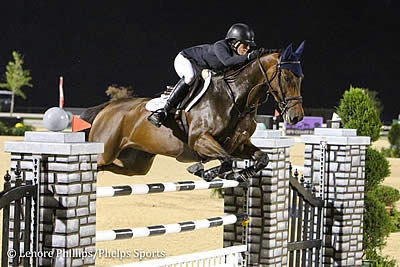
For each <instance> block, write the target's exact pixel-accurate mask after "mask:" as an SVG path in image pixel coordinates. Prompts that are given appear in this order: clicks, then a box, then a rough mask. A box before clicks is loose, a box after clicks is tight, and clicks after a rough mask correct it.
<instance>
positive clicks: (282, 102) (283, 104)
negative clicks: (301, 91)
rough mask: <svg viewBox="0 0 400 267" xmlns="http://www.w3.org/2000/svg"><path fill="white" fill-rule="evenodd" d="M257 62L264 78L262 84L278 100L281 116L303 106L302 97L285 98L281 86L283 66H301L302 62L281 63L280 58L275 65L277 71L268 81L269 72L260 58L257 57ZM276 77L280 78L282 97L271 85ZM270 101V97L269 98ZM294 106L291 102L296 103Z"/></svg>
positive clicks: (279, 84) (280, 85) (280, 86)
mask: <svg viewBox="0 0 400 267" xmlns="http://www.w3.org/2000/svg"><path fill="white" fill-rule="evenodd" d="M257 62H258V66H259V67H260V69H261V73H262V74H263V76H264V81H263V83H262V84H266V85H267V86H268V94H269V93H271V94H272V95H273V96H274V97H275V99H277V100H278V106H279V109H280V110H281V115H282V116H283V115H284V114H285V113H286V112H287V111H288V110H289V109H291V108H292V107H294V106H296V105H298V104H301V103H302V102H303V97H302V96H291V97H284V95H283V91H282V84H281V76H282V69H281V65H282V64H300V61H284V62H281V61H280V58H278V63H277V64H276V65H275V66H276V70H275V72H274V75H272V77H271V79H268V76H267V72H266V71H265V69H264V67H263V65H262V64H261V60H260V57H257ZM276 76H278V86H279V90H280V92H281V94H282V97H280V96H279V94H278V95H276V94H275V93H274V91H273V87H272V85H271V82H272V81H273V80H274V79H275V78H276ZM267 99H268V96H267ZM294 100H296V101H295V102H293V103H292V104H290V105H289V102H290V101H294Z"/></svg>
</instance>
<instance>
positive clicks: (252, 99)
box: [80, 42, 304, 182]
mask: <svg viewBox="0 0 400 267" xmlns="http://www.w3.org/2000/svg"><path fill="white" fill-rule="evenodd" d="M303 48H304V42H303V43H302V44H301V45H300V46H299V47H298V48H297V50H296V52H293V49H292V45H291V44H290V45H289V46H288V47H287V48H286V49H285V50H284V52H283V53H281V54H280V53H263V54H261V55H260V56H259V57H258V58H256V59H254V60H253V61H251V62H249V63H247V64H246V65H244V66H241V67H240V68H238V69H235V70H230V71H228V72H227V73H225V74H224V75H216V76H214V77H212V81H211V83H210V85H209V88H208V90H207V91H206V93H205V94H204V95H203V96H202V97H201V99H200V100H199V102H198V103H197V104H196V105H195V106H193V107H192V108H191V109H190V110H189V111H183V110H181V113H180V115H179V116H177V115H176V116H173V114H169V115H168V117H167V120H166V121H165V122H164V123H163V125H162V126H161V127H160V128H157V127H155V126H154V125H152V124H151V123H150V122H149V121H148V120H147V119H146V118H147V117H148V116H149V115H150V111H148V110H146V108H145V106H146V103H147V102H148V101H149V100H150V99H151V98H140V97H129V98H123V99H119V100H114V101H109V102H106V103H103V104H101V105H98V106H95V107H91V108H88V109H87V110H85V111H84V112H83V113H82V114H81V115H80V118H81V119H83V120H85V121H87V122H89V123H91V124H92V127H91V128H90V129H89V130H88V131H87V134H88V141H90V142H102V143H104V153H103V154H101V155H99V157H98V161H97V164H98V170H105V171H110V172H113V173H116V174H122V175H127V176H133V175H145V174H147V173H148V171H149V170H150V168H151V166H152V164H153V161H154V158H155V156H156V155H164V156H168V157H174V158H175V159H176V160H177V161H179V162H197V163H195V164H194V165H192V166H191V167H189V168H188V171H189V172H190V173H192V174H195V175H197V176H199V177H202V178H203V179H205V180H206V181H210V180H212V179H214V178H215V177H217V176H218V177H221V178H226V179H234V180H239V181H241V182H245V181H247V179H248V178H250V177H251V176H253V175H254V174H255V173H257V172H258V171H260V170H261V169H263V168H265V167H266V166H267V165H268V162H269V158H268V155H267V153H266V152H263V151H261V150H260V149H259V148H258V147H256V146H254V145H253V144H252V143H251V142H250V137H251V135H252V134H253V133H254V131H255V129H256V125H257V124H256V120H255V116H256V112H257V107H258V106H259V105H260V102H261V100H262V98H263V95H264V96H266V97H265V98H267V99H268V96H269V95H272V96H273V98H274V99H275V101H276V102H277V103H278V106H279V108H280V110H281V115H282V116H283V118H284V120H285V121H286V122H287V123H289V124H291V125H293V124H296V123H297V122H299V121H301V120H302V119H303V117H304V111H303V107H302V97H301V94H300V87H301V81H302V79H303V74H302V72H301V65H300V61H299V58H300V56H301V54H302V52H303ZM299 70H300V73H299ZM178 114H179V113H178ZM233 159H251V160H254V162H255V163H254V165H252V166H250V167H248V168H246V169H243V170H241V171H233V170H232V161H233ZM210 160H219V161H220V162H221V165H219V166H217V167H214V168H211V169H208V170H204V167H203V163H205V162H207V161H210Z"/></svg>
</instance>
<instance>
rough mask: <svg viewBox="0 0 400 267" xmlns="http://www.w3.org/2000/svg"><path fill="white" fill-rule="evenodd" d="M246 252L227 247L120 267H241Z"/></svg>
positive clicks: (243, 248) (119, 266) (120, 266)
mask: <svg viewBox="0 0 400 267" xmlns="http://www.w3.org/2000/svg"><path fill="white" fill-rule="evenodd" d="M245 251H246V245H240V246H233V247H227V248H222V249H216V250H211V251H206V252H199V253H193V254H186V255H182V256H173V257H168V258H165V259H157V260H149V261H143V262H136V263H130V264H123V265H118V267H149V266H151V267H161V266H166V267H167V266H168V267H175V266H182V267H183V266H196V267H197V266H201V267H205V266H207V267H211V266H215V267H216V266H219V267H222V266H226V267H228V266H229V267H241V266H243V265H242V264H241V262H242V258H241V253H242V252H245Z"/></svg>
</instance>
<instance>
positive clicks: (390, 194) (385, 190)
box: [371, 185, 400, 206]
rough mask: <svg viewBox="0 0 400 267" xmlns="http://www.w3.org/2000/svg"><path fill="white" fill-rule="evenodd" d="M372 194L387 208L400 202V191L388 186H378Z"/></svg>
mask: <svg viewBox="0 0 400 267" xmlns="http://www.w3.org/2000/svg"><path fill="white" fill-rule="evenodd" d="M371 194H374V195H375V197H376V198H377V199H378V200H379V201H380V202H382V203H383V204H385V205H386V206H393V204H394V203H395V202H397V201H399V200H400V192H399V190H397V189H396V188H393V187H391V186H387V185H378V186H377V187H376V188H374V189H373V190H372V191H371Z"/></svg>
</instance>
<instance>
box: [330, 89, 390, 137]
mask: <svg viewBox="0 0 400 267" xmlns="http://www.w3.org/2000/svg"><path fill="white" fill-rule="evenodd" d="M337 114H338V115H339V117H340V118H341V119H342V123H343V127H344V128H350V129H357V134H358V135H360V136H370V137H371V142H373V141H376V140H378V138H379V134H380V129H381V126H382V123H381V121H380V119H379V116H378V113H377V111H376V108H375V106H374V104H373V103H372V101H371V99H370V98H369V96H368V95H367V94H366V93H364V90H363V89H361V88H354V87H352V86H350V90H348V91H346V92H345V93H344V95H343V98H342V99H341V100H340V104H339V107H338V108H337Z"/></svg>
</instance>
